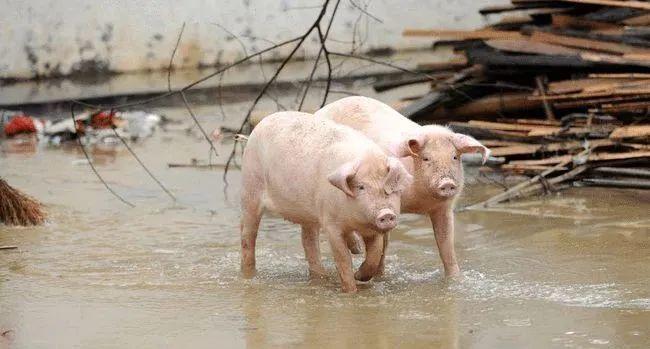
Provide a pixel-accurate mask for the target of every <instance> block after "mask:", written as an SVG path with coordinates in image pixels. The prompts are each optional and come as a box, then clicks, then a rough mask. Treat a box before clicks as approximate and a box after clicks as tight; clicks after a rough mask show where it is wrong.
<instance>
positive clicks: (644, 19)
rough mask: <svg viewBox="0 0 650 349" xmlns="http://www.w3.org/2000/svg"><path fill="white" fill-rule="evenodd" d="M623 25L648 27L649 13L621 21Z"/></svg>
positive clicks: (649, 23) (649, 21) (649, 22)
mask: <svg viewBox="0 0 650 349" xmlns="http://www.w3.org/2000/svg"><path fill="white" fill-rule="evenodd" d="M623 24H625V25H639V26H643V25H650V13H646V14H642V15H640V16H636V17H631V18H627V19H624V20H623Z"/></svg>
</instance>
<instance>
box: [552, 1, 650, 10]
mask: <svg viewBox="0 0 650 349" xmlns="http://www.w3.org/2000/svg"><path fill="white" fill-rule="evenodd" d="M557 1H562V2H570V3H574V4H589V5H603V6H613V7H626V8H634V9H639V10H650V3H649V2H646V1H633V0H630V1H617V0H557Z"/></svg>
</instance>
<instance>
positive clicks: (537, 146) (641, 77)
mask: <svg viewBox="0 0 650 349" xmlns="http://www.w3.org/2000/svg"><path fill="white" fill-rule="evenodd" d="M481 13H482V14H494V13H499V14H502V15H503V14H505V13H507V15H503V16H502V18H501V20H500V21H499V22H497V23H495V24H492V25H488V26H487V27H485V28H482V29H478V30H471V31H462V30H444V29H407V30H405V31H404V35H405V36H411V37H423V38H430V39H433V40H434V47H438V46H443V45H444V46H451V47H452V48H453V49H454V51H455V52H456V53H457V54H458V58H456V59H454V60H453V61H452V62H449V64H441V63H436V64H422V65H421V66H420V67H419V68H420V69H421V70H422V71H426V72H427V74H431V75H430V78H429V79H419V80H417V79H413V82H412V83H416V82H422V81H426V82H427V83H430V84H431V91H430V92H429V93H427V94H426V95H424V96H421V97H420V98H418V99H415V100H414V101H413V102H412V103H411V104H410V105H407V106H406V107H404V108H403V109H401V110H400V111H401V112H402V113H403V114H404V115H405V116H407V117H409V118H412V119H414V120H417V121H423V122H425V121H426V122H436V123H448V124H449V125H450V126H451V127H452V128H453V129H454V130H456V131H458V132H463V133H467V134H470V135H473V136H475V137H476V138H477V139H479V140H481V141H482V142H483V143H485V144H486V145H487V146H488V147H490V148H491V149H492V154H493V156H495V157H500V158H502V159H501V160H502V161H501V163H500V164H499V165H498V166H496V167H497V168H498V169H500V170H502V171H507V172H515V173H522V174H530V175H533V176H539V175H540V174H542V173H543V174H544V175H543V176H542V177H543V178H547V177H549V178H550V177H553V176H556V177H559V176H563V175H565V174H566V173H572V176H570V177H571V178H563V179H564V180H569V179H571V180H574V181H580V183H583V184H589V185H607V186H621V187H635V188H646V189H647V188H648V187H650V177H648V176H647V171H648V167H649V165H650V116H649V115H650V2H644V1H622V0H552V1H551V0H512V1H511V5H508V6H493V7H489V8H484V9H482V10H481ZM515 13H516V14H517V15H514V16H513V15H512V14H515ZM407 84H409V82H408V81H406V82H401V83H400V84H398V85H397V86H403V85H407ZM379 87H380V89H382V90H385V89H386V84H385V83H384V84H383V85H381V86H379ZM585 152H586V153H585ZM577 154H582V155H581V156H580V157H579V158H577V157H576V155H577ZM580 166H584V170H583V171H575V172H571V171H572V170H574V169H576V168H578V167H580ZM580 168H582V167H580ZM603 168H604V169H603ZM612 168H613V169H614V170H612ZM493 169H494V168H492V170H493ZM551 169H553V170H552V171H551ZM486 171H487V169H486ZM548 171H550V172H548ZM547 172H548V173H547ZM576 172H577V173H576ZM565 177H566V176H565ZM613 177H614V178H613ZM549 181H551V180H550V179H549ZM547 184H548V183H547ZM524 191H525V190H524Z"/></svg>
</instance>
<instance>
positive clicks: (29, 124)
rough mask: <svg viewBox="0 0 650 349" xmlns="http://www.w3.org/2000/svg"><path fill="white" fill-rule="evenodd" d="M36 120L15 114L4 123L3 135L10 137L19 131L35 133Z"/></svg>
mask: <svg viewBox="0 0 650 349" xmlns="http://www.w3.org/2000/svg"><path fill="white" fill-rule="evenodd" d="M36 122H38V121H35V120H34V119H33V118H32V117H29V116H26V115H20V116H15V117H13V118H12V119H11V120H9V122H8V123H7V124H6V125H5V135H7V137H11V136H15V135H17V134H20V133H36Z"/></svg>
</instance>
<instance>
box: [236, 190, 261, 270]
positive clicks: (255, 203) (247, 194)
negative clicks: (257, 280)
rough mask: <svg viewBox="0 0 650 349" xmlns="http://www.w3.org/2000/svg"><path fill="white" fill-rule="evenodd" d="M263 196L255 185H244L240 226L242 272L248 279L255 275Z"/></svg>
mask: <svg viewBox="0 0 650 349" xmlns="http://www.w3.org/2000/svg"><path fill="white" fill-rule="evenodd" d="M244 183H246V182H244ZM258 183H259V182H258ZM261 195H262V192H261V190H259V188H256V187H255V185H253V188H251V187H249V186H247V185H244V189H243V192H242V218H241V225H240V232H241V271H242V274H243V275H244V277H248V278H250V277H253V276H254V275H255V244H256V241H257V231H258V229H259V225H260V220H261V219H262V205H261Z"/></svg>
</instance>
